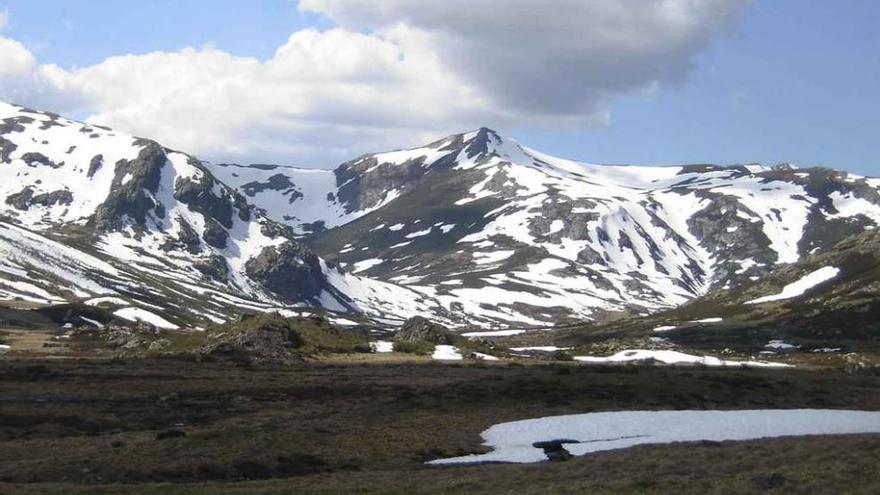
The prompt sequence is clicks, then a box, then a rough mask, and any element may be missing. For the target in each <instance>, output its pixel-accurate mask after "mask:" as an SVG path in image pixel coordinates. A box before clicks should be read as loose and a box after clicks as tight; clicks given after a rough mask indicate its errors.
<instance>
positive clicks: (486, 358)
mask: <svg viewBox="0 0 880 495" xmlns="http://www.w3.org/2000/svg"><path fill="white" fill-rule="evenodd" d="M474 357H476V358H477V359H481V360H483V361H498V358H497V357H495V356H490V355H488V354H483V353H482V352H475V353H474Z"/></svg>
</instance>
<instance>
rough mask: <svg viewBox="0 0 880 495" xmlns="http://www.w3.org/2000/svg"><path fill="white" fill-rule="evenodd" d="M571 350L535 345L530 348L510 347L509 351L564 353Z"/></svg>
mask: <svg viewBox="0 0 880 495" xmlns="http://www.w3.org/2000/svg"><path fill="white" fill-rule="evenodd" d="M568 349H571V347H556V346H555V345H536V346H531V347H511V348H510V350H511V351H516V352H524V351H539V352H556V351H566V350H568Z"/></svg>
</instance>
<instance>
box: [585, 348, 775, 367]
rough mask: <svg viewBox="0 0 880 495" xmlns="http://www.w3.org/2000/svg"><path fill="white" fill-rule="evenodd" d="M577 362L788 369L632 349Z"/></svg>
mask: <svg viewBox="0 0 880 495" xmlns="http://www.w3.org/2000/svg"><path fill="white" fill-rule="evenodd" d="M574 359H575V361H581V362H585V363H600V364H628V363H639V362H649V361H650V362H658V363H662V364H668V365H702V366H743V367H774V368H775V367H788V366H789V365H787V364H782V363H766V362H762V361H726V360H722V359H719V358H717V357H713V356H692V355H690V354H685V353H683V352H678V351H668V350H660V351H654V350H647V349H632V350H626V351H620V352H618V353H617V354H614V355H612V356H607V357H597V356H575V357H574Z"/></svg>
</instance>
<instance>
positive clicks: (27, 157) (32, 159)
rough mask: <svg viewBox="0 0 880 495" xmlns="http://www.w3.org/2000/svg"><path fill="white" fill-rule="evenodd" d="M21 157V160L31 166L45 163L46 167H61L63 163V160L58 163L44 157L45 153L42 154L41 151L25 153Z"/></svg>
mask: <svg viewBox="0 0 880 495" xmlns="http://www.w3.org/2000/svg"><path fill="white" fill-rule="evenodd" d="M21 159H22V161H24V162H25V163H27V164H28V165H30V166H32V167H36V166H39V165H45V166H47V167H52V168H61V167H62V166H63V165H64V163H63V162H62V163H60V164H59V163H55V162H53V161H52V160H50V159H49V158H48V157H46V155H43V154H42V153H25V154H23V155H21Z"/></svg>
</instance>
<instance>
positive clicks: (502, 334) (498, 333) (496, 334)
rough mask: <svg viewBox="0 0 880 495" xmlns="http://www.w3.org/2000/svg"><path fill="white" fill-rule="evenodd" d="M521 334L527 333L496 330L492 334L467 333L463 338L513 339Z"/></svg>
mask: <svg viewBox="0 0 880 495" xmlns="http://www.w3.org/2000/svg"><path fill="white" fill-rule="evenodd" d="M521 333H526V331H525V330H495V331H491V332H467V333H463V334H461V335H462V336H463V337H467V338H479V337H513V336H514V335H519V334H521Z"/></svg>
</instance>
